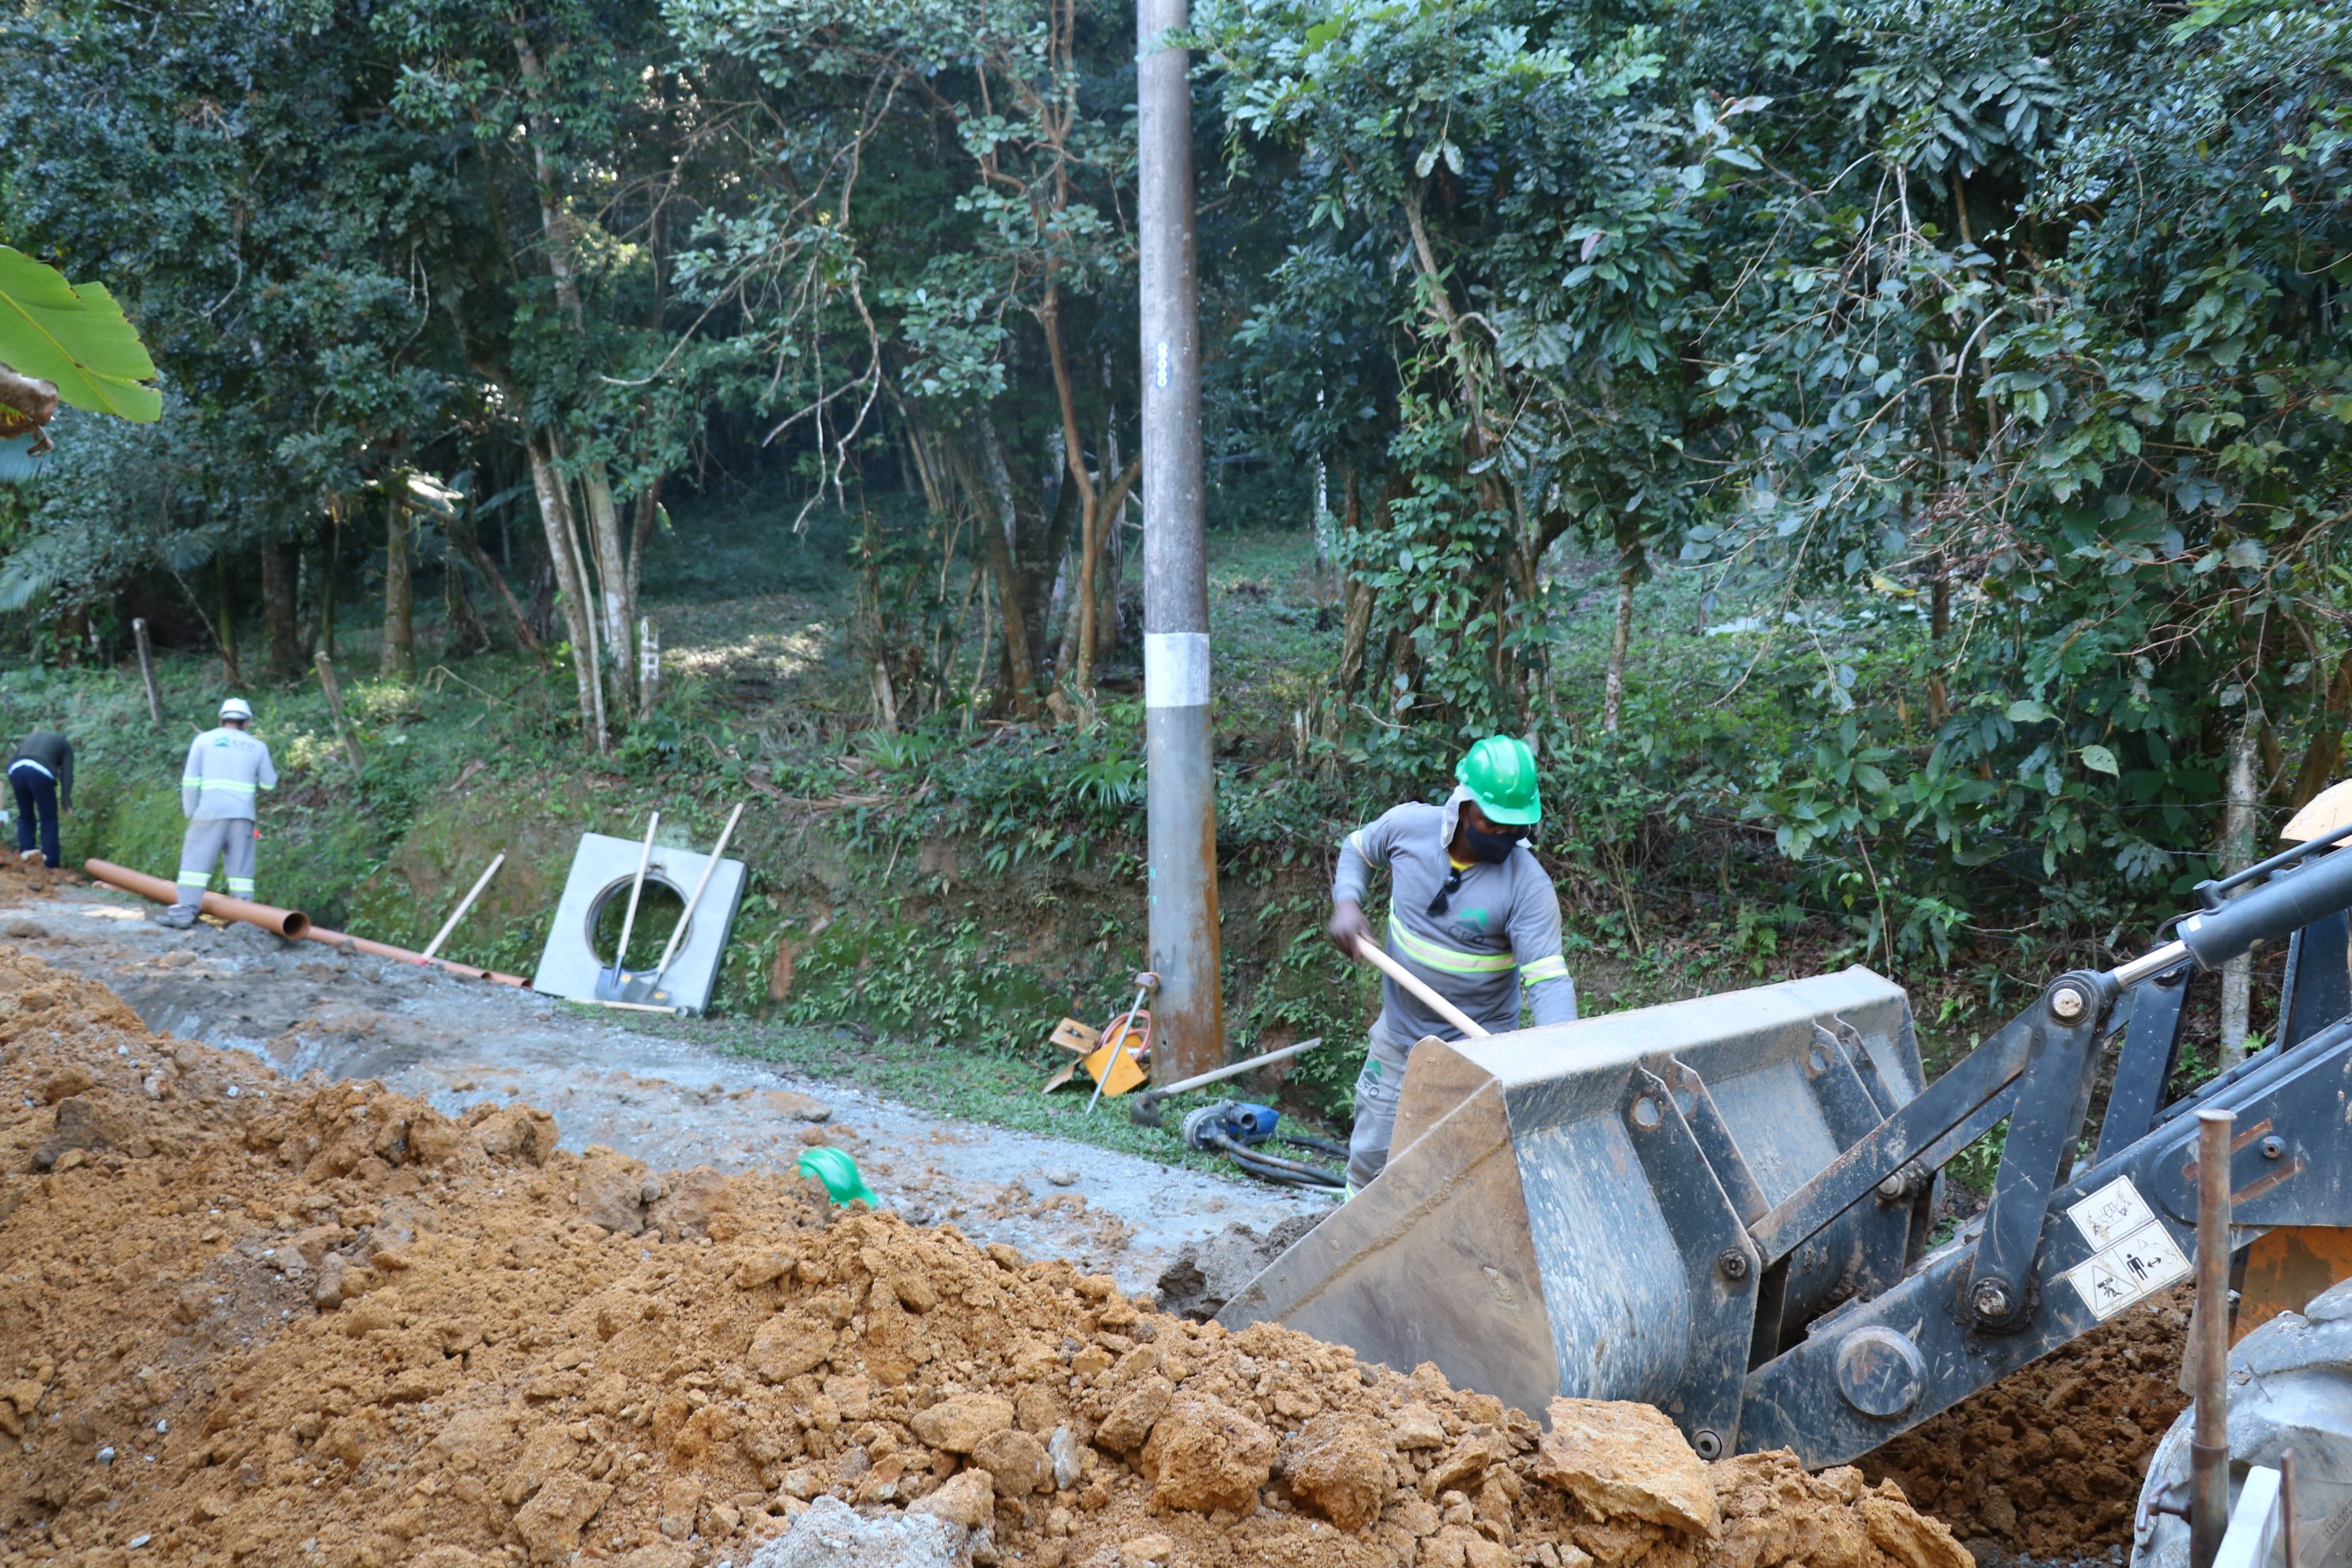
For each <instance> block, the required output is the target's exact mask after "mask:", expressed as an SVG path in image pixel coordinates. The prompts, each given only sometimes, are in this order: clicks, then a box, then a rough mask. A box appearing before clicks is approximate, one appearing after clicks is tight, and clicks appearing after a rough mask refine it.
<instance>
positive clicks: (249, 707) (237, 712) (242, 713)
mask: <svg viewBox="0 0 2352 1568" xmlns="http://www.w3.org/2000/svg"><path fill="white" fill-rule="evenodd" d="M220 716H221V717H222V718H223V719H242V720H244V721H246V722H247V723H248V724H250V723H252V722H253V704H252V703H250V702H247V700H245V699H244V698H242V697H232V698H230V699H229V700H227V701H226V702H224V703H222V704H221V710H220Z"/></svg>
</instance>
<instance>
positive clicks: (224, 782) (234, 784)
mask: <svg viewBox="0 0 2352 1568" xmlns="http://www.w3.org/2000/svg"><path fill="white" fill-rule="evenodd" d="M199 787H201V788H204V789H225V790H226V791H228V792H229V794H231V795H251V794H252V793H253V786H252V785H251V784H243V783H240V782H238V781H237V780H236V779H205V780H202V781H201V782H200V786H199Z"/></svg>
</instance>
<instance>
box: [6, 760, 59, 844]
mask: <svg viewBox="0 0 2352 1568" xmlns="http://www.w3.org/2000/svg"><path fill="white" fill-rule="evenodd" d="M8 782H9V783H10V784H14V785H16V852H17V853H18V854H20V855H21V854H23V853H24V852H25V851H26V850H28V849H30V848H32V847H33V832H34V829H35V828H36V827H38V828H39V830H40V835H41V855H42V857H43V858H45V859H47V861H48V863H49V864H50V865H52V866H55V865H57V864H58V861H59V856H58V781H57V780H55V779H53V778H51V777H50V776H49V773H48V770H47V768H44V767H42V766H41V764H40V763H31V762H25V763H17V764H16V766H15V767H12V768H10V769H9V770H8Z"/></svg>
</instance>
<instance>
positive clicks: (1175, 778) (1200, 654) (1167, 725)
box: [1135, 0, 1225, 1081]
mask: <svg viewBox="0 0 2352 1568" xmlns="http://www.w3.org/2000/svg"><path fill="white" fill-rule="evenodd" d="M1186 5H1187V0H1140V3H1139V5H1137V6H1136V13H1135V38H1136V73H1135V108H1136V155H1137V163H1138V165H1139V167H1138V177H1137V185H1138V192H1137V201H1136V220H1137V221H1136V228H1137V236H1138V239H1139V273H1140V279H1139V281H1140V284H1141V289H1142V310H1141V314H1142V318H1143V706H1144V716H1145V717H1144V724H1145V732H1144V761H1145V766H1146V768H1147V770H1148V773H1149V784H1148V795H1147V796H1146V811H1147V815H1148V817H1149V836H1150V845H1149V859H1150V866H1149V870H1148V875H1149V877H1150V886H1149V894H1148V896H1149V900H1150V922H1151V936H1150V942H1151V968H1152V969H1153V970H1154V971H1155V972H1157V973H1158V974H1159V975H1160V994H1159V997H1158V999H1157V1005H1156V1006H1155V1007H1154V1009H1153V1012H1154V1016H1153V1019H1152V1025H1153V1028H1152V1035H1153V1039H1152V1055H1153V1058H1154V1059H1153V1063H1152V1071H1153V1073H1154V1075H1155V1076H1157V1077H1160V1078H1162V1079H1169V1080H1171V1081H1173V1080H1175V1079H1184V1078H1190V1077H1192V1076H1193V1075H1194V1074H1196V1073H1202V1072H1207V1071H1209V1070H1210V1069H1211V1068H1217V1067H1221V1066H1223V1064H1224V1057H1225V1021H1224V993H1223V987H1222V984H1221V976H1222V973H1223V966H1222V965H1221V964H1220V963H1219V962H1218V931H1217V795H1216V786H1217V776H1216V770H1215V768H1214V766H1213V758H1212V752H1213V747H1212V743H1211V741H1212V737H1211V734H1210V727H1209V569H1208V542H1207V540H1206V538H1205V537H1204V535H1205V533H1206V519H1205V517H1204V515H1203V513H1204V510H1205V507H1204V501H1205V497H1204V494H1203V491H1204V488H1205V487H1204V483H1203V479H1202V458H1201V328H1200V320H1199V312H1198V308H1197V295H1198V292H1199V279H1198V276H1197V274H1196V272H1195V269H1194V259H1193V246H1192V82H1191V64H1192V62H1191V59H1190V58H1189V57H1188V56H1187V55H1186V53H1185V51H1184V50H1182V49H1181V48H1171V47H1168V46H1167V45H1166V44H1165V43H1164V42H1163V40H1164V39H1165V37H1167V36H1168V35H1169V34H1171V33H1173V32H1178V31H1181V29H1182V28H1183V27H1184V26H1186V24H1187V16H1186Z"/></svg>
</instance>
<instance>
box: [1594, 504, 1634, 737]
mask: <svg viewBox="0 0 2352 1568" xmlns="http://www.w3.org/2000/svg"><path fill="white" fill-rule="evenodd" d="M1617 562H1618V565H1617V620H1616V624H1615V625H1614V626H1612V627H1611V628H1610V631H1609V674H1608V679H1606V680H1605V681H1604V682H1603V684H1602V686H1601V733H1602V734H1604V735H1613V734H1615V733H1616V732H1617V721H1618V720H1619V719H1620V718H1621V717H1622V715H1623V713H1624V710H1625V650H1626V648H1627V647H1630V646H1631V645H1632V643H1633V584H1634V582H1635V581H1636V580H1637V579H1638V578H1639V577H1640V576H1641V574H1642V541H1641V536H1640V535H1639V534H1636V533H1632V532H1630V531H1628V530H1626V529H1623V528H1620V529H1619V530H1618V531H1617Z"/></svg>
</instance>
